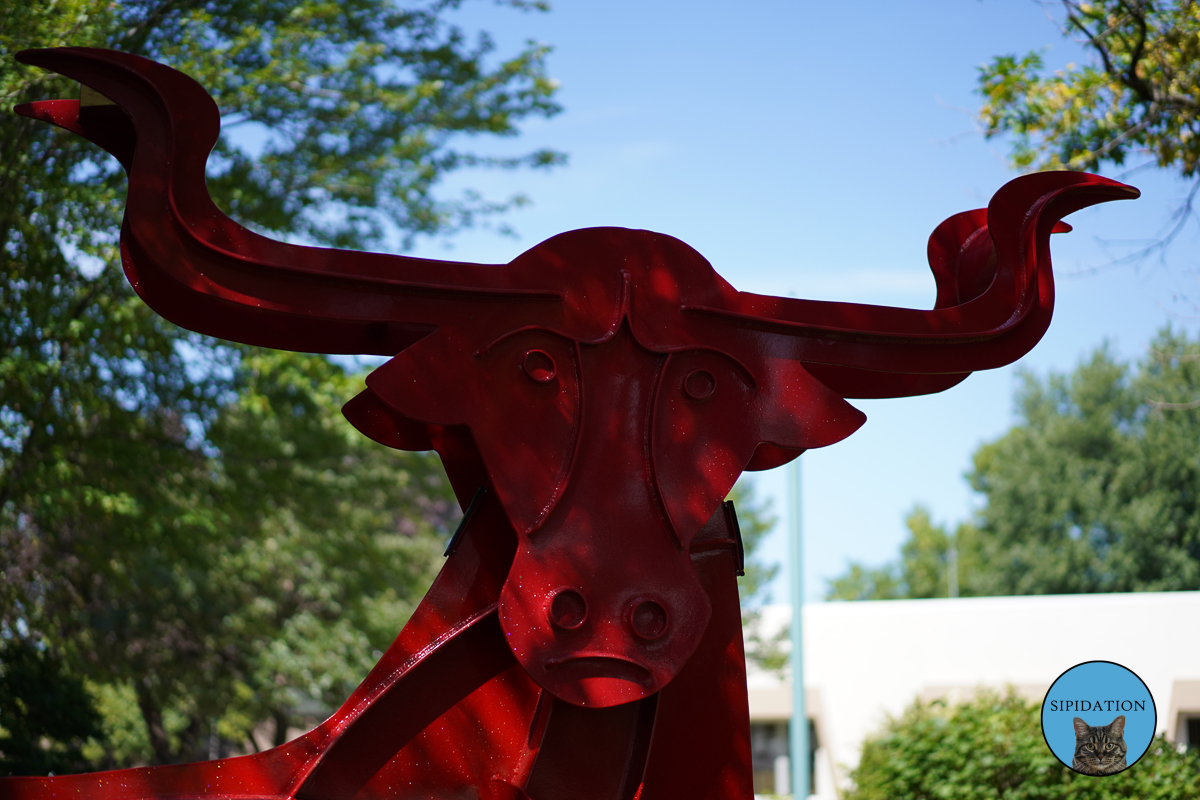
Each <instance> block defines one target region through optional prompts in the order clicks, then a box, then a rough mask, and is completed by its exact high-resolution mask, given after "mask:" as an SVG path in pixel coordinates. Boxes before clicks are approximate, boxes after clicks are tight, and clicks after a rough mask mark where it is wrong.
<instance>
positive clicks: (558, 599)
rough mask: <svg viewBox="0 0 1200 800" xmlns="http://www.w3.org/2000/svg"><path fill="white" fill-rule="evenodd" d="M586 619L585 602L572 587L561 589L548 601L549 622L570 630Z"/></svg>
mask: <svg viewBox="0 0 1200 800" xmlns="http://www.w3.org/2000/svg"><path fill="white" fill-rule="evenodd" d="M585 619H587V603H585V602H584V600H583V595H581V594H580V593H579V592H577V591H575V590H574V589H563V590H562V591H561V592H559V593H558V594H556V595H554V599H553V600H551V601H550V624H551V625H553V626H554V627H556V628H562V629H563V630H566V631H571V630H574V629H576V628H578V627H579V626H580V625H582V624H583V621H584V620H585Z"/></svg>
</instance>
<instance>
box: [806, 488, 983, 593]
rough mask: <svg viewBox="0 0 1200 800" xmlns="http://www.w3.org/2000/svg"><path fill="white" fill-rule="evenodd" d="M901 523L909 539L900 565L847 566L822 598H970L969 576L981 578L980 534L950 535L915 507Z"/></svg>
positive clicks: (969, 530) (970, 529)
mask: <svg viewBox="0 0 1200 800" xmlns="http://www.w3.org/2000/svg"><path fill="white" fill-rule="evenodd" d="M904 523H905V525H906V526H907V527H908V534H909V538H908V539H907V540H906V541H905V542H904V544H903V545H901V547H900V559H899V560H898V561H894V562H890V563H887V564H884V565H883V566H882V567H875V568H872V567H868V566H865V565H863V564H859V563H851V564H850V565H849V567H848V568H847V570H846V573H845V574H844V575H842V576H841V577H838V578H835V579H834V580H832V581H830V583H829V586H828V587H827V590H826V599H829V600H895V599H899V598H918V597H951V596H970V595H972V594H974V591H973V590H974V588H975V587H974V585H973V584H972V583H971V576H974V575H977V574H979V571H980V559H981V556H982V554H981V553H980V549H979V543H980V539H979V532H978V530H977V529H976V528H975V527H974V526H973V525H970V524H963V525H959V526H958V528H957V529H956V530H955V532H954V533H953V534H948V533H947V532H946V528H945V526H943V525H935V524H934V523H933V520H931V519H930V517H929V511H928V509H926V508H924V507H923V506H917V507H916V508H914V509H913V510H912V511H911V512H910V513H909V515H908V517H907V518H906V519H905V520H904ZM964 576H966V577H967V581H966V583H965V584H964V583H963V578H964Z"/></svg>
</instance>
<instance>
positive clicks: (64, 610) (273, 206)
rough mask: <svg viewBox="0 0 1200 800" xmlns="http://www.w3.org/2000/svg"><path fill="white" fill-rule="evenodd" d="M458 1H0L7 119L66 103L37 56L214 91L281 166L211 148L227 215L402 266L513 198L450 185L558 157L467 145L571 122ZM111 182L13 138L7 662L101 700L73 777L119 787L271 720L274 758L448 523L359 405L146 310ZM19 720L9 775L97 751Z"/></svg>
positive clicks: (428, 477) (75, 161) (7, 188)
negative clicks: (408, 251)
mask: <svg viewBox="0 0 1200 800" xmlns="http://www.w3.org/2000/svg"><path fill="white" fill-rule="evenodd" d="M505 4H506V5H509V6H513V7H515V8H522V9H528V8H539V7H541V6H540V5H539V4H536V3H525V2H521V1H520V0H510V1H509V2H507V3H505ZM460 5H461V3H460V2H458V1H457V0H429V1H428V2H419V1H416V0H415V1H414V2H411V3H407V4H406V5H405V6H404V7H399V6H395V5H393V4H392V3H391V2H388V0H353V1H352V2H343V3H329V2H324V0H291V1H290V2H285V1H284V0H218V1H217V2H203V3H202V2H199V1H198V0H135V1H133V2H124V3H119V4H115V3H110V2H108V1H107V0H53V1H48V0H34V1H33V2H28V3H9V4H4V6H3V8H0V52H2V53H4V54H5V58H4V60H3V62H0V97H2V99H3V100H4V102H5V104H8V105H11V104H13V103H15V102H21V101H25V100H34V99H44V98H48V97H63V96H72V95H73V94H74V92H75V88H74V87H71V86H68V85H66V84H65V82H63V81H61V80H59V79H57V78H55V77H53V76H46V75H44V74H42V73H40V72H38V71H36V70H32V69H28V68H24V67H21V66H20V65H17V64H16V63H14V62H13V61H12V59H11V54H12V53H13V52H15V51H17V50H20V49H22V48H24V47H46V46H57V45H64V44H72V45H89V46H102V47H114V48H118V49H121V50H125V51H128V52H134V53H138V54H142V55H147V56H149V57H152V58H155V59H158V60H161V61H164V62H166V63H168V64H170V65H172V66H174V67H176V68H178V69H181V70H183V71H184V72H187V73H189V74H191V75H193V76H195V77H196V78H197V79H198V80H200V81H201V82H202V83H203V84H204V85H205V86H206V87H207V88H208V89H209V90H210V91H211V92H212V93H213V95H214V97H215V98H216V100H217V103H218V105H219V107H220V108H221V111H222V114H223V119H224V122H225V126H226V130H234V131H236V130H238V129H239V128H241V129H251V130H252V131H257V133H258V135H259V139H261V140H263V141H264V142H265V144H262V146H261V147H256V148H253V149H247V148H246V147H243V146H242V145H241V144H239V142H245V141H247V139H246V138H242V139H239V138H237V137H233V138H231V137H229V136H226V137H223V138H222V140H221V142H220V143H219V145H218V147H217V150H216V151H215V155H214V158H213V159H212V160H211V161H210V165H209V166H210V169H209V177H210V189H211V191H212V194H213V196H214V198H215V199H216V201H217V202H218V204H219V205H220V206H221V207H222V208H224V209H225V210H226V211H228V212H229V213H230V214H231V215H233V216H235V217H236V218H237V219H239V220H240V221H242V222H243V223H245V224H247V225H250V226H252V227H255V228H257V229H259V230H263V231H268V232H274V233H275V234H276V235H288V236H293V237H299V238H301V239H305V240H308V241H314V242H320V243H327V244H332V245H335V246H339V247H366V246H380V245H392V246H405V245H407V244H408V243H409V242H411V240H412V237H413V236H415V235H419V234H435V233H445V232H449V231H453V230H455V229H457V228H461V227H464V226H467V225H471V224H477V223H481V222H486V221H487V219H488V218H489V217H490V216H492V215H493V214H495V213H496V212H499V211H503V210H505V209H509V208H512V207H514V206H516V205H519V204H520V203H521V202H523V198H521V197H520V196H517V197H511V198H501V199H499V200H496V199H487V198H482V197H480V196H478V195H476V194H473V193H469V192H468V193H465V194H463V195H461V196H459V197H443V196H441V195H439V194H438V192H437V186H438V183H439V181H441V179H442V178H443V177H444V176H446V175H447V174H448V173H450V172H452V171H454V170H459V169H463V168H467V167H481V166H494V167H536V166H549V165H553V164H555V163H559V162H561V160H562V158H561V156H560V155H559V154H557V153H553V152H550V151H538V152H534V153H529V154H527V155H525V156H520V157H516V158H508V157H505V158H494V157H491V156H488V155H487V154H486V153H481V152H477V151H474V150H466V149H463V148H462V147H461V145H462V143H463V142H464V141H465V140H466V139H467V138H468V137H472V136H473V137H475V138H474V141H479V137H478V136H477V135H478V134H488V135H493V136H510V135H514V134H515V133H516V132H517V125H518V123H519V122H520V120H522V119H524V118H527V117H529V116H539V115H540V116H545V115H550V114H553V113H555V112H556V111H557V106H556V105H555V103H554V101H553V93H554V88H555V86H554V82H553V81H551V80H550V79H549V78H548V77H547V75H546V73H545V57H546V54H547V49H546V48H545V47H543V46H540V45H532V44H531V45H529V46H527V47H526V48H525V49H524V50H522V51H520V52H517V53H515V54H513V55H512V56H511V57H508V58H505V59H501V58H498V57H497V56H496V54H495V52H494V48H493V45H492V43H491V41H490V40H489V39H488V38H487V36H486V35H484V34H480V35H478V36H474V37H472V36H470V35H468V33H467V32H465V31H464V30H462V29H461V28H460V27H457V26H454V25H451V24H449V23H448V22H447V15H448V14H449V13H450V12H452V11H454V10H456V9H457V8H458V7H459V6H460ZM123 181H124V179H123V176H122V175H121V174H119V168H118V167H117V165H116V164H115V162H114V161H113V160H112V159H111V158H109V157H108V156H107V155H105V154H103V153H102V152H100V151H99V150H98V149H96V148H94V147H93V146H91V145H90V144H88V143H86V142H83V141H82V140H79V139H78V138H77V137H73V136H71V135H69V134H66V133H64V132H61V131H56V130H54V129H51V128H49V127H47V126H44V125H39V124H37V123H33V122H32V121H30V120H27V119H24V118H20V117H16V116H14V115H11V114H4V115H0V309H3V313H2V314H0V386H2V389H0V552H4V553H5V558H4V560H3V561H0V570H3V576H2V578H0V641H2V642H3V643H4V650H3V654H0V658H2V659H3V662H2V664H3V669H4V674H6V675H7V674H10V667H11V668H12V669H15V668H16V667H15V666H12V665H15V664H16V663H17V662H16V661H11V663H10V659H15V658H16V656H11V657H10V656H9V655H8V654H10V653H27V652H39V653H45V654H48V655H47V657H46V658H43V659H34V660H33V661H32V662H30V664H31V665H32V666H30V667H29V668H30V669H42V670H44V672H45V676H50V677H51V678H54V677H55V676H58V677H60V678H62V680H63V681H67V682H68V683H71V684H72V685H74V686H76V687H77V688H78V687H83V688H85V689H86V690H87V692H88V693H89V695H90V696H91V697H92V699H93V700H94V702H95V706H96V707H97V708H99V709H100V711H101V712H102V714H103V717H104V719H103V725H102V728H103V731H104V734H103V735H101V736H99V737H94V738H93V740H92V742H91V743H90V744H89V745H88V746H85V747H84V748H83V752H84V753H88V754H90V757H91V758H93V760H94V762H95V763H97V764H101V765H104V766H119V765H122V764H125V763H130V762H133V761H139V760H143V761H156V762H168V761H176V760H181V759H187V758H192V757H195V756H196V755H198V754H202V752H203V750H204V749H205V748H204V744H203V743H204V740H205V739H207V738H208V736H209V734H210V733H211V725H212V720H214V719H215V720H217V726H218V729H219V731H220V732H221V734H222V735H223V736H224V737H225V738H228V739H231V740H233V741H240V740H241V739H244V738H245V735H246V731H247V729H248V726H249V725H250V724H252V723H253V722H255V721H258V720H261V719H264V718H271V717H273V718H275V719H276V720H277V721H278V722H279V724H278V726H277V727H278V728H279V731H280V734H282V733H283V731H284V730H285V729H286V723H287V722H288V721H289V719H290V718H291V717H292V716H294V715H295V714H296V713H297V711H298V710H303V709H305V708H308V709H309V710H318V709H321V707H322V706H323V705H324V706H325V707H327V706H328V705H329V704H330V703H332V702H334V701H335V699H337V698H340V696H342V695H344V694H345V692H346V691H347V690H348V687H350V686H353V684H354V683H355V682H356V681H357V679H358V677H361V675H362V673H363V672H364V671H365V669H366V667H367V666H369V664H370V662H371V661H372V660H373V658H372V657H373V653H374V651H375V650H378V649H382V648H383V647H386V645H387V643H388V642H389V641H390V639H391V637H392V636H393V635H394V634H395V631H396V630H397V629H398V627H399V625H400V624H401V623H402V622H403V619H404V618H406V616H407V614H408V611H409V610H410V609H411V605H412V603H413V599H414V597H417V596H419V594H420V592H421V591H422V590H423V587H424V586H425V585H426V584H427V582H428V579H429V575H430V574H431V569H432V567H433V566H435V564H434V562H435V559H434V558H433V555H434V553H435V551H436V546H435V544H434V539H435V538H436V537H437V536H438V535H439V533H441V532H444V530H445V528H446V526H447V524H449V522H450V517H451V516H452V515H453V511H452V504H451V503H450V502H449V500H448V490H447V487H446V486H445V481H444V478H443V477H441V475H440V472H439V470H438V469H437V467H436V464H435V462H431V461H430V459H429V458H428V457H423V456H418V455H411V454H401V453H391V452H388V451H385V450H383V449H381V448H377V447H375V446H374V445H371V444H370V443H367V442H364V441H361V440H360V438H359V437H358V436H357V434H354V433H353V432H352V431H351V430H350V428H349V426H348V425H346V424H345V423H344V422H342V421H341V420H340V417H339V416H338V415H337V407H338V406H339V405H340V403H341V402H342V401H344V400H345V399H347V398H348V397H349V396H350V395H352V394H354V393H355V392H356V391H357V382H356V381H354V380H351V379H350V378H349V377H348V376H347V375H346V374H345V373H344V371H342V370H341V369H340V368H338V367H336V366H334V365H332V364H330V363H329V362H327V361H326V360H324V359H321V358H317V357H312V356H300V355H294V354H278V353H264V352H261V351H257V350H254V349H252V348H243V347H239V346H234V345H229V344H226V343H221V342H217V341H214V340H211V339H207V338H205V337H200V336H196V335H193V334H189V333H187V332H185V331H181V330H180V329H178V328H175V327H174V326H172V325H170V324H169V323H166V322H165V321H163V320H161V319H160V318H158V317H157V316H156V315H154V314H153V313H152V312H150V311H149V309H147V308H146V307H145V306H144V305H143V304H142V303H141V302H140V301H139V300H138V299H137V298H136V297H135V296H134V295H133V293H132V291H131V290H130V288H129V287H128V285H127V283H126V281H125V279H124V276H123V275H122V274H121V270H120V267H119V259H118V257H117V253H116V235H117V231H118V228H119V221H120V213H121V206H122V198H123V194H124V188H123V186H124V183H123ZM29 648H33V651H30V650H29ZM22 663H24V662H22ZM60 666H61V669H60V668H59V667H60ZM22 668H24V667H22ZM13 674H15V673H13ZM64 685H65V684H64ZM131 706H132V707H134V708H136V709H137V713H136V715H131V714H130V713H129V710H130V708H131ZM5 719H6V721H5V722H4V723H3V725H4V726H5V732H6V734H7V738H4V739H0V747H3V748H4V750H3V752H4V756H3V757H4V758H5V759H6V761H7V763H6V765H5V767H4V769H13V768H14V767H13V766H12V764H13V759H14V758H17V755H14V753H16V750H15V749H14V748H16V744H14V743H19V742H20V741H25V740H29V741H33V740H36V737H41V736H46V737H49V739H48V741H49V740H52V750H54V749H55V748H59V750H61V751H62V752H68V751H70V750H71V748H73V747H76V746H77V745H78V742H77V741H76V739H77V738H78V737H79V736H82V735H84V734H83V733H81V731H84V728H83V727H79V726H76V727H74V728H71V729H70V730H67V729H66V728H64V729H63V730H62V731H61V733H62V738H61V739H59V738H57V737H58V734H56V733H54V731H53V730H49V729H47V730H44V731H41V732H40V733H39V732H38V730H37V729H35V728H28V727H26V728H25V729H21V730H17V729H16V728H9V727H8V725H9V723H10V721H11V720H14V719H15V720H18V721H19V719H18V718H17V717H6V718H5ZM20 719H27V716H26V717H24V718H20ZM12 724H14V725H16V722H13V723H12ZM23 724H24V723H23ZM131 726H132V727H131ZM89 730H90V729H89ZM30 736H34V737H35V739H29V737H30ZM22 737H25V738H22ZM54 742H58V744H54ZM60 745H61V747H60ZM18 749H19V748H18ZM55 751H56V752H58V750H55Z"/></svg>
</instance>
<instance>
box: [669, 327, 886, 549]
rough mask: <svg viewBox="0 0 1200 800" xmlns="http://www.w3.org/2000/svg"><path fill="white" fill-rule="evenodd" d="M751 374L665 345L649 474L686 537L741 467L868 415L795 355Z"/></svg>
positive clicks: (835, 437) (833, 437) (840, 435)
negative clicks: (667, 355) (668, 349)
mask: <svg viewBox="0 0 1200 800" xmlns="http://www.w3.org/2000/svg"><path fill="white" fill-rule="evenodd" d="M755 373H756V374H752V373H751V372H750V371H748V370H747V369H746V368H745V367H743V366H741V365H739V364H737V363H736V362H734V361H733V360H732V359H729V358H726V357H724V356H722V355H719V354H717V353H715V352H713V351H703V350H698V351H690V352H685V353H675V354H672V355H671V357H670V359H669V360H668V362H667V366H666V368H665V369H664V370H663V377H662V381H661V382H660V384H659V388H658V396H657V398H656V400H655V416H654V428H653V444H652V457H653V461H654V464H653V469H654V479H655V485H656V486H657V488H658V493H659V496H660V497H661V498H662V502H663V505H664V506H665V508H666V511H667V515H668V516H669V517H670V520H671V524H672V526H673V527H674V529H675V531H676V534H677V535H678V536H679V539H680V541H681V543H682V544H684V545H686V544H688V543H689V542H690V540H691V537H692V536H694V535H695V533H696V532H697V531H698V530H699V529H700V528H701V526H703V525H704V523H705V522H706V521H707V520H708V518H709V517H711V516H712V513H713V512H714V511H715V510H716V508H717V506H718V505H719V504H720V503H721V501H722V500H723V499H724V498H725V496H726V494H728V492H729V490H730V489H731V488H732V487H733V484H734V482H735V481H736V480H737V478H738V475H740V474H741V473H742V471H743V470H745V469H746V468H747V467H754V468H758V469H766V468H769V467H772V466H777V465H778V464H782V463H785V462H786V461H789V460H790V458H791V457H792V456H793V454H794V453H795V452H796V451H800V450H806V449H808V448H810V447H823V446H824V445H827V444H833V443H834V442H837V441H840V440H841V439H844V438H845V437H847V436H849V435H850V434H851V433H853V432H854V431H855V430H857V429H858V428H859V426H861V425H862V423H863V422H864V421H865V420H866V416H865V415H864V414H863V413H862V412H861V411H859V410H858V409H856V408H854V407H853V406H851V405H850V404H849V403H847V402H846V401H845V400H843V399H842V398H841V397H840V396H838V395H837V394H835V393H834V392H833V391H831V390H830V389H828V388H826V387H825V386H824V385H823V384H822V383H821V382H820V381H818V380H817V379H815V378H813V377H812V376H811V375H809V374H808V372H806V371H805V369H804V367H802V366H800V364H799V363H797V362H795V361H792V360H790V359H775V358H769V359H765V360H764V361H763V362H761V363H760V364H758V365H755ZM763 445H765V447H763ZM760 450H761V457H760V458H756V454H758V453H759V452H760ZM789 451H790V452H789ZM772 462H774V463H772Z"/></svg>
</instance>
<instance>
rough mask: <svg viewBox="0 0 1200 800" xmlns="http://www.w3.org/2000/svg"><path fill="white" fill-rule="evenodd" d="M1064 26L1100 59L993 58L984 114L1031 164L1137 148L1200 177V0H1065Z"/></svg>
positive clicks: (1091, 164)
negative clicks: (1056, 65) (1047, 63)
mask: <svg viewBox="0 0 1200 800" xmlns="http://www.w3.org/2000/svg"><path fill="white" fill-rule="evenodd" d="M1062 9H1063V19H1062V27H1063V33H1064V34H1065V35H1070V36H1074V37H1076V38H1077V39H1078V40H1079V41H1080V42H1081V43H1082V44H1083V45H1084V47H1085V48H1086V49H1087V50H1088V51H1089V52H1090V53H1091V55H1092V56H1093V59H1092V61H1091V63H1088V64H1085V65H1082V66H1078V65H1070V66H1068V67H1067V68H1066V69H1064V70H1061V71H1059V72H1057V73H1054V74H1047V73H1046V70H1045V69H1044V64H1043V61H1042V57H1041V55H1039V54H1038V53H1036V52H1031V53H1027V54H1025V55H1023V56H1017V55H1006V56H1001V57H998V58H995V59H993V60H992V62H991V63H990V64H988V65H986V66H984V67H983V68H982V69H981V71H980V76H979V93H980V94H981V95H982V96H983V99H984V105H983V107H982V108H981V109H980V118H981V120H982V122H983V125H984V129H985V133H986V135H987V136H988V137H993V136H997V135H1000V134H1011V135H1012V136H1013V148H1012V160H1013V162H1014V164H1015V165H1016V166H1018V167H1022V168H1034V169H1073V170H1092V171H1095V170H1098V169H1099V168H1100V167H1101V166H1102V165H1104V164H1106V163H1107V164H1113V165H1117V166H1120V165H1123V164H1125V163H1126V159H1127V158H1128V157H1129V156H1130V155H1131V154H1133V153H1143V154H1145V155H1147V156H1148V157H1149V158H1148V161H1149V162H1150V163H1154V164H1156V165H1157V166H1159V167H1162V168H1165V169H1170V170H1177V171H1178V172H1179V174H1181V175H1183V176H1184V177H1188V178H1191V177H1194V176H1195V175H1196V170H1197V166H1198V164H1200V136H1198V135H1197V134H1198V133H1200V4H1197V3H1195V2H1193V0H1175V2H1170V1H1169V0H1096V1H1095V2H1082V1H1081V0H1062Z"/></svg>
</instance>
